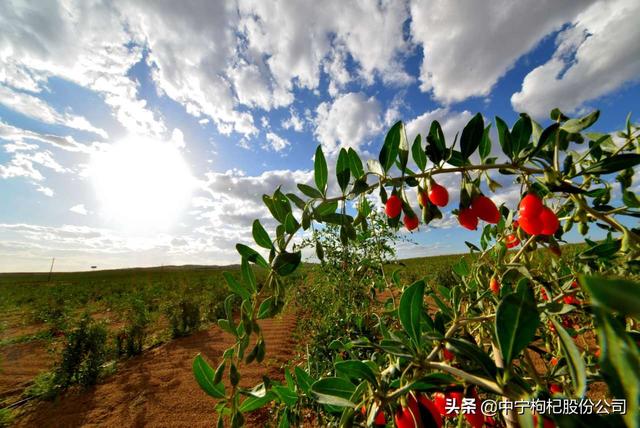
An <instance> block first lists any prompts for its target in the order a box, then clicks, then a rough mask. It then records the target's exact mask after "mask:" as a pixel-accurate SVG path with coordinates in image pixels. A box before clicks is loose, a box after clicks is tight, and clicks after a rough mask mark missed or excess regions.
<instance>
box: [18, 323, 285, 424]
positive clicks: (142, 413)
mask: <svg viewBox="0 0 640 428" xmlns="http://www.w3.org/2000/svg"><path fill="white" fill-rule="evenodd" d="M295 324H296V315H295V314H287V315H284V316H282V317H280V318H277V319H269V320H264V321H263V322H261V323H260V325H261V327H262V330H263V333H264V337H265V341H266V344H267V357H266V359H265V361H264V362H263V363H262V364H255V363H254V364H251V365H249V366H246V367H242V368H241V373H242V376H243V377H242V380H241V385H242V386H245V387H248V386H254V385H256V384H258V383H260V382H261V381H262V376H263V375H265V374H266V375H268V376H269V377H271V378H272V379H280V380H281V379H282V373H283V371H282V369H281V367H282V366H283V365H284V364H285V363H287V362H288V361H290V360H291V359H293V358H294V357H295V354H294V351H295V341H294V339H292V336H291V335H292V333H293V331H294V328H295ZM232 343H233V341H232V337H231V336H230V335H228V334H227V333H224V332H222V331H221V330H220V329H219V328H217V327H212V328H210V329H208V330H206V331H201V332H198V333H195V334H193V335H191V336H189V337H185V338H181V339H176V340H173V341H171V342H170V343H167V344H165V345H163V346H160V347H158V348H155V349H152V350H150V351H148V352H145V353H144V354H143V355H141V356H138V357H135V358H131V359H129V360H126V361H123V362H121V363H119V364H118V369H117V372H116V373H115V374H114V375H112V376H110V377H108V378H107V379H105V380H104V382H103V383H101V384H99V385H97V386H96V387H94V388H91V389H89V390H84V391H70V392H68V393H66V394H65V395H64V396H62V397H60V398H59V399H57V400H56V401H53V402H47V401H40V402H34V403H32V404H30V405H28V406H26V407H25V408H23V409H22V411H21V414H20V415H18V417H17V421H16V426H18V427H77V426H101V427H130V426H132V427H138V426H171V427H211V426H214V425H215V421H216V417H217V416H216V415H214V411H213V408H214V404H215V402H214V400H213V399H212V398H210V397H208V396H207V395H206V394H205V393H204V392H202V391H201V390H200V388H199V387H198V385H197V383H196V382H195V379H194V377H193V374H192V372H191V364H192V361H193V358H194V357H195V355H196V354H197V353H199V352H200V353H202V355H203V356H204V357H205V358H206V359H207V360H208V361H209V363H210V364H211V365H212V366H213V367H214V368H215V367H216V366H217V364H218V363H219V362H220V358H221V356H222V353H223V352H224V350H225V349H226V348H227V347H228V346H230V345H231V344H232ZM268 418H269V417H268V414H267V413H265V412H261V413H258V414H253V415H249V416H248V417H247V424H248V426H255V427H263V426H265V423H266V422H267V421H268Z"/></svg>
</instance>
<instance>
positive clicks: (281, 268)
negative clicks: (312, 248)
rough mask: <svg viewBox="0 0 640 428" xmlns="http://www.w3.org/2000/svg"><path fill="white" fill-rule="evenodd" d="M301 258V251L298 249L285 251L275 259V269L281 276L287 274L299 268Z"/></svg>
mask: <svg viewBox="0 0 640 428" xmlns="http://www.w3.org/2000/svg"><path fill="white" fill-rule="evenodd" d="M301 260H302V252H301V251H296V252H295V253H288V252H286V251H283V252H281V253H280V254H278V255H277V256H276V258H275V259H274V260H273V270H275V271H276V273H277V274H278V275H280V276H287V275H289V274H291V273H293V272H294V271H295V270H296V269H297V268H298V265H299V264H300V261H301Z"/></svg>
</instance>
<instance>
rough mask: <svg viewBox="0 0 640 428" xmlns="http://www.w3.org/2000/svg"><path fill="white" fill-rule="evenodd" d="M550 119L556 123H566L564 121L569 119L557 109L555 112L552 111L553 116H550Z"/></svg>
mask: <svg viewBox="0 0 640 428" xmlns="http://www.w3.org/2000/svg"><path fill="white" fill-rule="evenodd" d="M549 117H550V118H551V120H555V121H558V122H564V121H566V120H568V119H569V118H568V117H567V116H565V115H564V113H562V112H561V111H560V109H559V108H557V107H556V108H554V109H553V110H551V114H550V115H549Z"/></svg>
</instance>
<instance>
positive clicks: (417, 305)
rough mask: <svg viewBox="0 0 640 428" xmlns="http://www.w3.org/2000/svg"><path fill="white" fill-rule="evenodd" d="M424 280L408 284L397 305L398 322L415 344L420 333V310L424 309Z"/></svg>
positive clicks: (417, 343)
mask: <svg viewBox="0 0 640 428" xmlns="http://www.w3.org/2000/svg"><path fill="white" fill-rule="evenodd" d="M424 288H425V283H424V281H422V280H420V281H416V282H414V283H413V284H412V285H410V286H409V287H408V288H407V289H406V290H404V292H403V293H402V297H401V298H400V306H399V307H398V316H399V318H400V324H402V327H404V330H405V331H406V332H407V334H408V335H409V337H410V338H411V339H412V340H413V342H414V344H415V345H416V346H419V344H420V335H421V334H422V325H421V323H420V321H421V320H422V312H423V311H424V307H423V299H424Z"/></svg>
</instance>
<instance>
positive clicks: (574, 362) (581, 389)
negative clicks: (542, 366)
mask: <svg viewBox="0 0 640 428" xmlns="http://www.w3.org/2000/svg"><path fill="white" fill-rule="evenodd" d="M551 322H552V323H553V326H554V327H555V328H556V331H557V332H558V337H559V338H560V346H561V347H562V352H563V353H564V357H565V359H566V360H567V367H568V369H569V376H571V380H572V381H573V382H572V384H573V392H574V396H575V397H576V398H582V397H583V396H584V393H585V392H586V390H587V373H586V368H585V365H584V361H583V360H582V357H581V356H580V351H579V350H578V348H577V347H576V344H575V343H573V339H572V338H571V336H570V335H569V333H567V331H566V330H565V329H564V327H562V324H560V323H559V322H558V321H556V320H555V319H553V318H551Z"/></svg>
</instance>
